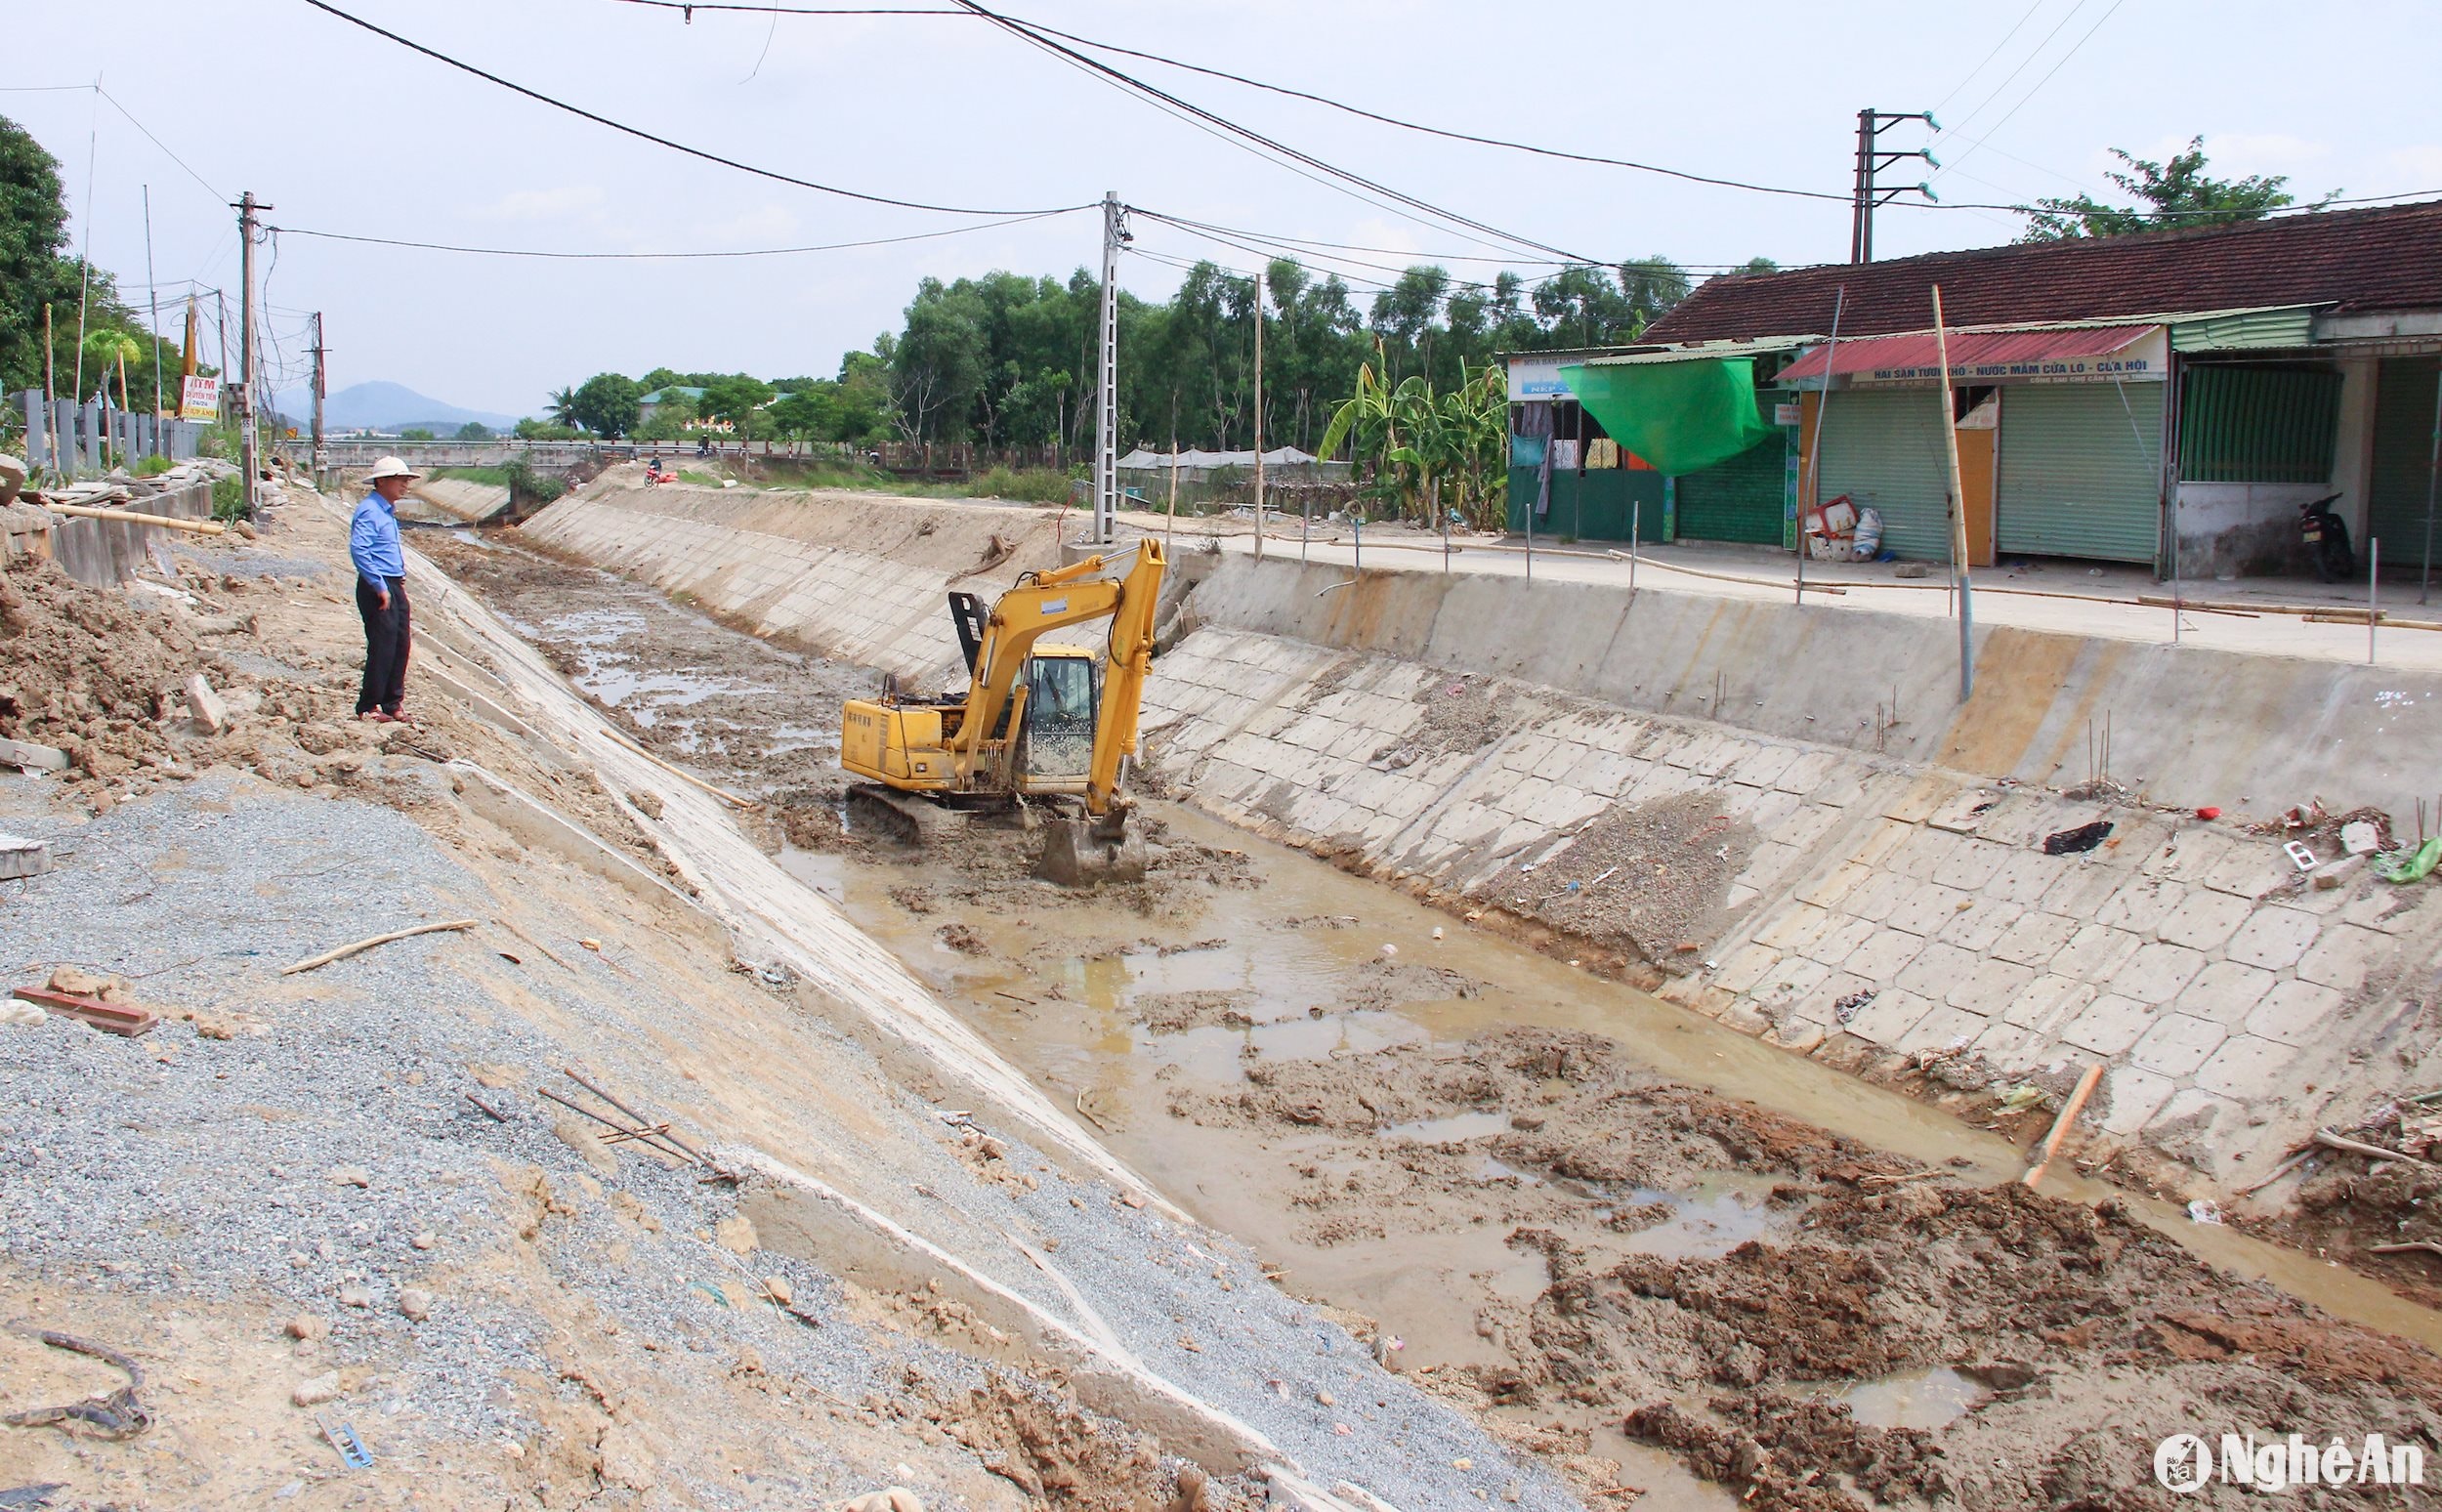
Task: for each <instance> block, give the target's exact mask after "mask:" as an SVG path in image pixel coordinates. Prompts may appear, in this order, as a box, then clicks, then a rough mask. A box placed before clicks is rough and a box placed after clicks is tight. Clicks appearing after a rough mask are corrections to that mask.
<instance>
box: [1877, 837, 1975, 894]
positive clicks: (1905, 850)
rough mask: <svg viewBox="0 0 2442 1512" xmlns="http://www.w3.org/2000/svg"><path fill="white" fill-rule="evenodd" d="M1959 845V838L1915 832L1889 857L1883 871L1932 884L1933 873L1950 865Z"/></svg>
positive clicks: (1960, 842)
mask: <svg viewBox="0 0 2442 1512" xmlns="http://www.w3.org/2000/svg"><path fill="white" fill-rule="evenodd" d="M1962 843H1963V842H1962V841H1961V839H1960V837H1959V836H1958V835H1954V834H1948V833H1945V832H1944V831H1942V830H1939V829H1918V830H1916V832H1915V833H1914V834H1911V835H1910V836H1909V837H1908V840H1907V843H1906V844H1904V845H1902V846H1901V847H1900V848H1899V849H1898V850H1896V851H1894V852H1893V853H1891V859H1890V861H1888V862H1887V863H1885V866H1884V869H1885V870H1887V871H1889V872H1891V873H1893V874H1894V875H1897V876H1903V877H1913V878H1916V880H1918V881H1931V880H1932V878H1933V873H1934V871H1935V870H1936V869H1938V868H1939V867H1940V866H1941V864H1942V863H1943V862H1944V861H1949V860H1950V859H1951V853H1952V852H1954V851H1956V850H1958V847H1959V846H1960V844H1962Z"/></svg>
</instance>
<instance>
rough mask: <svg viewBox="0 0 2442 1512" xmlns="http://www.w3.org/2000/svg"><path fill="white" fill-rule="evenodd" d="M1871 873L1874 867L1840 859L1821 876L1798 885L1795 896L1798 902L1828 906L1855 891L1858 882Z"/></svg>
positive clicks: (1871, 874) (1822, 906)
mask: <svg viewBox="0 0 2442 1512" xmlns="http://www.w3.org/2000/svg"><path fill="white" fill-rule="evenodd" d="M1873 875H1874V868H1873V867H1871V866H1861V865H1859V864H1858V863H1857V862H1855V861H1842V862H1840V863H1839V864H1838V865H1837V866H1834V867H1832V869H1831V870H1830V871H1829V872H1827V873H1825V874H1824V875H1823V876H1820V877H1817V878H1816V879H1815V880H1814V881H1812V882H1808V883H1806V884H1805V885H1804V886H1802V887H1800V888H1799V889H1798V890H1797V893H1796V897H1797V900H1798V902H1800V903H1813V904H1814V905H1816V906H1817V907H1819V908H1830V907H1832V906H1834V905H1836V904H1837V903H1839V902H1840V901H1841V900H1843V899H1845V898H1847V897H1848V895H1849V894H1850V893H1852V892H1855V891H1856V890H1857V887H1858V885H1859V884H1860V883H1862V882H1864V881H1866V880H1867V879H1868V878H1870V877H1872V876H1873Z"/></svg>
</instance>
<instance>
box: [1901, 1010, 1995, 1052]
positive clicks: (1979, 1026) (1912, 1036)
mask: <svg viewBox="0 0 2442 1512" xmlns="http://www.w3.org/2000/svg"><path fill="white" fill-rule="evenodd" d="M1983 1032H1984V1020H1982V1019H1981V1018H1978V1017H1977V1016H1976V1015H1974V1014H1972V1013H1969V1012H1967V1011H1966V1010H1965V1009H1963V1008H1952V1007H1945V1006H1936V1007H1933V1008H1929V1009H1927V1010H1926V1011H1925V1014H1924V1017H1922V1018H1920V1019H1918V1020H1917V1021H1916V1023H1915V1024H1913V1025H1911V1026H1909V1029H1908V1032H1907V1033H1905V1034H1902V1035H1901V1036H1900V1037H1899V1040H1898V1042H1897V1043H1896V1044H1894V1045H1892V1047H1891V1048H1892V1049H1894V1050H1898V1051H1900V1052H1902V1053H1904V1054H1908V1055H1915V1054H1916V1053H1918V1052H1920V1051H1925V1050H1966V1049H1968V1048H1970V1047H1971V1046H1973V1045H1974V1044H1975V1042H1976V1039H1977V1036H1979V1035H1981V1034H1982V1033H1983Z"/></svg>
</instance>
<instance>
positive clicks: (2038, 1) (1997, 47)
mask: <svg viewBox="0 0 2442 1512" xmlns="http://www.w3.org/2000/svg"><path fill="white" fill-rule="evenodd" d="M2050 3H2051V0H2035V3H2034V4H2033V5H2030V6H2028V7H2027V14H2025V15H2024V16H2021V17H2019V18H2018V24H2017V25H2015V26H2012V27H2010V28H2009V29H2008V30H2007V31H2005V32H2003V33H2001V39H2000V41H1999V42H1996V43H1994V44H1993V51H1991V52H1989V53H1987V54H1985V55H1984V58H1983V60H1982V61H1981V62H1979V63H1977V64H1976V65H1975V66H1974V67H1972V68H1970V69H1968V70H1967V73H1966V77H1964V78H1962V79H1960V80H1959V81H1958V83H1956V84H1954V85H1952V86H1951V92H1950V93H1949V94H1947V95H1944V96H1943V97H1942V98H1941V99H1939V100H1936V101H1935V102H1933V109H1932V111H1931V112H1930V113H1932V114H1935V115H1939V114H1940V113H1941V111H1942V106H1944V105H1949V104H1950V103H1951V102H1952V101H1954V100H1956V99H1958V92H1959V91H1960V90H1962V89H1965V88H1966V87H1967V86H1968V85H1969V84H1971V83H1973V82H1974V81H1975V76H1976V75H1977V74H1979V73H1982V72H1983V71H1984V70H1985V69H1986V68H1988V67H1990V66H1991V65H1992V63H1993V60H1994V59H1996V58H1999V57H2000V56H2001V49H2002V48H2005V47H2007V46H2009V39H2010V38H2012V37H2014V36H2016V35H2017V34H2018V33H2019V32H2021V31H2024V30H2025V29H2026V26H2027V22H2029V21H2033V20H2035V13H2036V12H2038V11H2040V10H2042V9H2043V7H2044V6H2046V5H2048V4H2050Z"/></svg>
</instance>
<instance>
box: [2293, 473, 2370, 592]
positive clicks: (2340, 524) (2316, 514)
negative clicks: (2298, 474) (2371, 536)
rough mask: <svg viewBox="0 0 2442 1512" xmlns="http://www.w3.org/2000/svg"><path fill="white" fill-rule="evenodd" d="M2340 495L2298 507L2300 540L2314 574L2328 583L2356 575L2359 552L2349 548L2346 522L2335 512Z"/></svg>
mask: <svg viewBox="0 0 2442 1512" xmlns="http://www.w3.org/2000/svg"><path fill="white" fill-rule="evenodd" d="M2338 497H2339V495H2338V494H2337V493H2327V494H2325V495H2324V496H2323V497H2322V498H2320V499H2309V500H2307V501H2306V502H2305V503H2303V504H2300V505H2299V506H2298V507H2297V523H2298V538H2299V539H2300V540H2302V541H2303V542H2304V543H2305V545H2306V555H2307V557H2308V559H2309V560H2311V561H2312V562H2313V563H2314V564H2315V575H2316V576H2317V577H2319V578H2321V579H2323V580H2324V581H2325V582H2327V583H2338V582H2346V581H2348V580H2349V579H2351V578H2353V577H2355V576H2356V575H2357V553H2355V552H2354V551H2351V550H2350V549H2349V527H2348V524H2347V522H2345V521H2343V520H2342V519H2341V518H2340V517H2339V516H2337V515H2336V514H2334V513H2333V512H2332V501H2333V500H2335V499H2337V498H2338Z"/></svg>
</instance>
